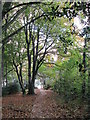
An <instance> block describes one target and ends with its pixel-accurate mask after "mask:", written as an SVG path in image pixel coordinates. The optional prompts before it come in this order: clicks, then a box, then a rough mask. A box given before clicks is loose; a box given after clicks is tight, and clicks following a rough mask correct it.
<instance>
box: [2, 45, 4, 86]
mask: <svg viewBox="0 0 90 120" xmlns="http://www.w3.org/2000/svg"><path fill="white" fill-rule="evenodd" d="M2 83H3V86H4V45H3V43H2Z"/></svg>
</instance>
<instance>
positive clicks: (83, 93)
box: [82, 39, 86, 97]
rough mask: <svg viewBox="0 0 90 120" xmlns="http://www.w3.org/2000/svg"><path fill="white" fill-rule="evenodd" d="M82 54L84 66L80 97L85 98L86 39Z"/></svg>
mask: <svg viewBox="0 0 90 120" xmlns="http://www.w3.org/2000/svg"><path fill="white" fill-rule="evenodd" d="M84 42H85V43H84V52H83V65H84V71H83V73H84V78H83V84H82V97H85V92H86V82H85V80H86V77H85V73H86V51H85V50H86V39H85V41H84Z"/></svg>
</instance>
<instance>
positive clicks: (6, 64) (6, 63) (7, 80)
mask: <svg viewBox="0 0 90 120" xmlns="http://www.w3.org/2000/svg"><path fill="white" fill-rule="evenodd" d="M7 84H8V80H7V62H6V86H7Z"/></svg>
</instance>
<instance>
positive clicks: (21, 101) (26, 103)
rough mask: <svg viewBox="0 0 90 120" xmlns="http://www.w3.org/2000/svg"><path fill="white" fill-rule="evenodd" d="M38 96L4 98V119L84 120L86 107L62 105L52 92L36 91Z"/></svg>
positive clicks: (18, 95)
mask: <svg viewBox="0 0 90 120" xmlns="http://www.w3.org/2000/svg"><path fill="white" fill-rule="evenodd" d="M35 93H36V95H32V96H28V95H26V96H22V95H21V94H15V95H9V96H6V97H3V98H2V118H83V116H85V114H86V113H85V106H84V105H81V106H77V105H76V104H73V105H72V106H69V105H68V104H67V103H62V101H61V100H60V96H59V95H58V94H56V93H54V92H53V91H52V90H43V89H36V90H35Z"/></svg>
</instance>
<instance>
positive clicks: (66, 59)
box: [0, 2, 90, 113]
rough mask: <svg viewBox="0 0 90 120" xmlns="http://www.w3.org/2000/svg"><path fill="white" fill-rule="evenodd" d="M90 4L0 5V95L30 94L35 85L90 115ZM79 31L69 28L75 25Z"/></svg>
mask: <svg viewBox="0 0 90 120" xmlns="http://www.w3.org/2000/svg"><path fill="white" fill-rule="evenodd" d="M89 11H90V3H89V2H28V3H27V2H26V3H23V2H22V3H18V2H16V3H15V2H8V3H7V2H5V3H4V2H3V3H2V42H1V43H0V44H1V48H0V49H2V62H1V68H2V70H1V71H2V95H3V96H6V95H9V94H13V93H16V92H21V93H22V94H23V95H26V94H28V95H32V94H35V91H34V89H35V88H36V87H35V80H36V79H37V80H40V81H41V82H42V84H43V86H44V89H49V88H50V89H52V90H53V91H54V92H57V93H58V94H59V95H60V96H61V98H62V99H64V100H65V102H68V101H73V100H76V99H78V101H79V100H80V101H83V100H84V101H87V103H88V113H89V112H90V105H89V103H90V65H89V63H90V53H89V52H90V49H89V48H90V41H89V38H90V34H89V32H90V12H89ZM76 17H78V21H80V25H81V28H80V29H79V28H78V26H75V24H76V23H77V22H78V21H76V20H75V18H76Z"/></svg>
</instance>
